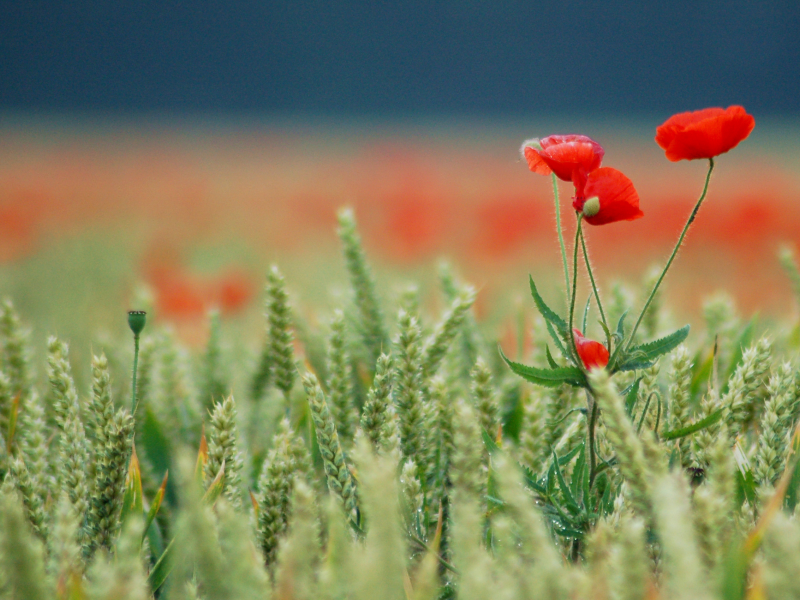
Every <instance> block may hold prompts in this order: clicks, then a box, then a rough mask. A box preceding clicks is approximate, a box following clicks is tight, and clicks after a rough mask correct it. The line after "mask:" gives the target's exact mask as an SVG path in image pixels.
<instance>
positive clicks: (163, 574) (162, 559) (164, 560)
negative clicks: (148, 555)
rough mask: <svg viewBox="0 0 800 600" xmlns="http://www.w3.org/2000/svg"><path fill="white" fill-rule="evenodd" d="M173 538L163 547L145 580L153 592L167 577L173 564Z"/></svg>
mask: <svg viewBox="0 0 800 600" xmlns="http://www.w3.org/2000/svg"><path fill="white" fill-rule="evenodd" d="M174 554H175V538H173V539H172V540H171V541H170V543H169V544H167V547H166V548H164V552H162V553H161V556H159V557H158V561H157V562H156V564H155V565H153V569H152V570H151V571H150V575H149V576H148V577H147V582H148V583H149V584H150V590H151V591H152V592H153V593H155V592H156V591H158V588H160V587H161V586H162V585H164V582H165V581H166V580H167V577H169V574H170V573H171V572H172V568H173V567H174V566H175V556H174Z"/></svg>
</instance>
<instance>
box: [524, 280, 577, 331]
mask: <svg viewBox="0 0 800 600" xmlns="http://www.w3.org/2000/svg"><path fill="white" fill-rule="evenodd" d="M528 278H529V280H530V283H531V296H533V301H534V302H535V303H536V308H538V309H539V312H540V313H542V316H543V317H544V319H545V321H547V322H549V323H552V324H553V325H554V326H555V328H556V329H557V330H558V332H559V333H560V334H561V335H562V336H566V335H567V330H568V327H567V323H566V321H564V319H562V318H561V317H559V316H558V314H557V313H556V312H555V311H553V310H552V309H551V308H550V307H549V306H547V304H545V302H544V300H543V299H542V297H541V296H540V295H539V292H538V291H537V290H536V284H535V283H533V277H531V276H528Z"/></svg>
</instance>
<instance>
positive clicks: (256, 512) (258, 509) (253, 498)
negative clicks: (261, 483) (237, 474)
mask: <svg viewBox="0 0 800 600" xmlns="http://www.w3.org/2000/svg"><path fill="white" fill-rule="evenodd" d="M250 502H251V503H252V505H253V515H254V516H255V520H256V523H258V516H259V514H261V507H259V506H258V500H256V495H255V494H254V493H253V490H250Z"/></svg>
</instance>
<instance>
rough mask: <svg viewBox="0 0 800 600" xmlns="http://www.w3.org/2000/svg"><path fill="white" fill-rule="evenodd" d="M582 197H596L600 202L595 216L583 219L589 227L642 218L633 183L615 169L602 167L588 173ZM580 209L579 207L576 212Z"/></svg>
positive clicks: (637, 195) (642, 214)
mask: <svg viewBox="0 0 800 600" xmlns="http://www.w3.org/2000/svg"><path fill="white" fill-rule="evenodd" d="M584 196H585V197H586V198H593V197H597V198H598V200H599V201H600V210H599V211H598V212H597V214H595V215H593V216H591V217H585V220H586V222H587V223H589V224H591V225H605V224H607V223H614V222H615V221H633V220H634V219H638V218H640V217H643V216H644V213H643V212H642V211H641V210H639V194H638V193H637V192H636V188H634V187H633V182H632V181H631V180H630V179H628V178H627V177H626V176H625V175H624V174H623V173H622V172H621V171H618V170H617V169H612V168H611V167H602V168H600V169H597V170H596V171H592V172H591V173H589V176H588V178H587V180H586V187H585V188H584ZM576 208H577V207H576ZM582 208H583V207H582V206H581V208H580V209H578V210H582Z"/></svg>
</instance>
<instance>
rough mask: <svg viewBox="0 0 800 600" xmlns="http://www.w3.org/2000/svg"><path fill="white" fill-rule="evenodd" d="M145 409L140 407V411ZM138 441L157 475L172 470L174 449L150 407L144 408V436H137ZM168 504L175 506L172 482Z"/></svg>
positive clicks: (169, 487) (168, 493)
mask: <svg viewBox="0 0 800 600" xmlns="http://www.w3.org/2000/svg"><path fill="white" fill-rule="evenodd" d="M142 408H143V407H142V406H139V410H141V409H142ZM136 439H137V441H141V443H142V449H143V450H144V456H145V457H146V459H147V462H148V463H149V464H150V466H151V467H152V468H153V471H155V472H156V473H166V472H167V471H169V470H170V467H171V466H172V465H171V462H172V458H171V457H172V449H171V446H170V442H169V438H167V436H166V434H165V433H164V428H163V427H162V426H161V423H159V421H158V419H157V418H156V416H155V413H153V409H152V408H150V407H149V406H147V405H145V406H144V423H143V424H142V434H141V436H139V435H138V434H137V437H136ZM166 495H167V503H170V504H174V502H175V500H176V498H175V488H174V485H173V483H172V482H171V483H170V484H169V485H168V486H167V490H166Z"/></svg>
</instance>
